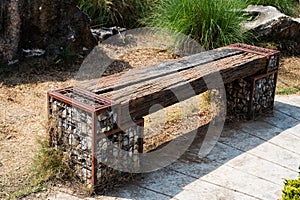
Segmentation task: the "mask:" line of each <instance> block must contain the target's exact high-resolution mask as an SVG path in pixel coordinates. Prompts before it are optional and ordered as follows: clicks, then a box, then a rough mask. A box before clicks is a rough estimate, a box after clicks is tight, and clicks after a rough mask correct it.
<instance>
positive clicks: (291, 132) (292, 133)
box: [285, 129, 300, 138]
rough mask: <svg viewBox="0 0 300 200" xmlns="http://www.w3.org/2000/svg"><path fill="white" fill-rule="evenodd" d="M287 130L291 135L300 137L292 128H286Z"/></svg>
mask: <svg viewBox="0 0 300 200" xmlns="http://www.w3.org/2000/svg"><path fill="white" fill-rule="evenodd" d="M285 131H286V132H288V133H289V134H291V135H293V136H295V137H297V138H300V134H298V135H297V134H295V133H294V132H293V131H291V130H290V129H287V130H285Z"/></svg>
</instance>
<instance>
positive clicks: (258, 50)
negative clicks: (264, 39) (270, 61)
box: [229, 43, 280, 58]
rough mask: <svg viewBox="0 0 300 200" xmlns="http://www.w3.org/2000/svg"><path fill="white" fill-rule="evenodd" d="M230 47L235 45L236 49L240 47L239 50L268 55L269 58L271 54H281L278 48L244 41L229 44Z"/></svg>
mask: <svg viewBox="0 0 300 200" xmlns="http://www.w3.org/2000/svg"><path fill="white" fill-rule="evenodd" d="M229 47H234V48H236V49H239V50H242V51H245V52H249V53H255V54H259V55H263V56H266V57H267V58H269V56H271V55H275V54H277V55H279V54H280V52H279V51H277V50H272V49H267V48H262V47H257V46H252V45H248V44H243V43H235V44H231V45H229Z"/></svg>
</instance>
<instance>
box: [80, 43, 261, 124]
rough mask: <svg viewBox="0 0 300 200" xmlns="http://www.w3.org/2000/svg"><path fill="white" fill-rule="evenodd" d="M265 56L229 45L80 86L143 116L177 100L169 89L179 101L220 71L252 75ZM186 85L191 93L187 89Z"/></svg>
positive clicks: (225, 75)
mask: <svg viewBox="0 0 300 200" xmlns="http://www.w3.org/2000/svg"><path fill="white" fill-rule="evenodd" d="M266 63H267V58H266V57H264V56H262V55H258V54H255V53H249V52H244V51H241V50H237V49H234V48H232V47H223V48H219V49H215V50H211V51H206V52H202V53H199V54H195V55H192V56H189V57H184V58H183V59H182V60H179V61H175V62H166V63H160V64H158V65H157V66H154V67H151V68H145V69H132V70H130V71H129V72H124V73H120V74H115V75H111V76H107V77H102V78H101V79H97V80H91V81H87V82H83V83H81V84H80V86H81V87H83V88H85V89H87V90H90V91H92V92H95V93H97V94H101V95H103V96H105V97H108V98H110V99H113V100H115V101H117V102H119V103H121V104H122V105H124V106H123V107H124V109H126V108H125V107H127V106H128V104H129V110H130V114H131V115H132V117H134V118H140V117H142V116H145V115H147V114H148V112H149V108H150V107H151V106H152V105H154V104H160V105H162V106H163V107H167V106H170V105H173V104H175V103H177V102H178V99H177V97H176V95H175V94H174V92H173V91H180V98H181V99H180V100H183V99H188V98H190V97H191V96H193V95H195V94H200V93H202V92H204V91H206V90H207V83H208V82H210V81H212V82H213V81H215V80H214V79H212V78H210V77H211V75H213V74H214V73H220V75H221V77H222V79H223V82H224V83H229V82H232V81H234V80H236V79H238V78H243V77H247V76H250V75H253V74H255V73H257V72H259V71H260V70H263V69H265V68H266ZM190 86H192V88H193V90H194V94H191V93H190V92H186V91H189V90H190V89H189V88H190Z"/></svg>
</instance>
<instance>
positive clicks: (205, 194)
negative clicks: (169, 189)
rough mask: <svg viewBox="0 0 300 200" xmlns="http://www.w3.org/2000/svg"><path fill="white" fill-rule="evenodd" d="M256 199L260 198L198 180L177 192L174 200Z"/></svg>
mask: <svg viewBox="0 0 300 200" xmlns="http://www.w3.org/2000/svg"><path fill="white" fill-rule="evenodd" d="M175 199H179V200H197V199H201V200H206V199H207V200H222V199H230V200H256V199H258V198H255V197H252V196H249V195H247V194H243V193H240V192H238V191H234V190H230V189H227V188H224V187H222V186H217V185H215V184H211V183H208V182H206V181H203V180H200V179H199V180H197V181H194V182H193V183H191V184H189V185H187V186H186V187H185V188H184V191H182V192H181V193H179V194H177V195H176V196H175V197H174V198H172V200H175Z"/></svg>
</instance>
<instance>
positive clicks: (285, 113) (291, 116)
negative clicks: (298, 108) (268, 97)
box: [274, 108, 300, 123]
mask: <svg viewBox="0 0 300 200" xmlns="http://www.w3.org/2000/svg"><path fill="white" fill-rule="evenodd" d="M274 110H276V111H277V112H280V113H282V114H284V115H287V116H289V117H290V118H293V119H295V120H297V121H299V123H300V119H298V118H295V116H293V115H291V114H289V113H287V112H283V111H282V110H278V109H277V108H274Z"/></svg>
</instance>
